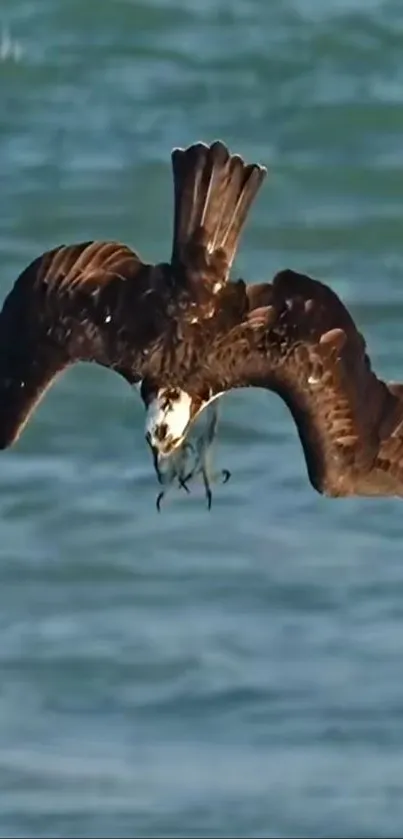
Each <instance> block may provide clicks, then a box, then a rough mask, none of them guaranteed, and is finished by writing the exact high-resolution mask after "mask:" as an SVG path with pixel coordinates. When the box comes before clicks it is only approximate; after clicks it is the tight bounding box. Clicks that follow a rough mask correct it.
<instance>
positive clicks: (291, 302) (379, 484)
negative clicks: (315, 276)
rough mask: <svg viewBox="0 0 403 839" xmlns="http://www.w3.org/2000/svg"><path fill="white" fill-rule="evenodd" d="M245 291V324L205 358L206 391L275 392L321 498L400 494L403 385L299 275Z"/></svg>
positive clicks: (328, 298) (317, 286)
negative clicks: (378, 366) (373, 360)
mask: <svg viewBox="0 0 403 839" xmlns="http://www.w3.org/2000/svg"><path fill="white" fill-rule="evenodd" d="M246 293H247V296H248V299H249V303H250V305H249V314H248V316H247V319H246V321H245V322H244V323H243V324H242V326H238V327H235V328H234V329H233V330H232V331H231V332H229V333H228V334H227V335H225V336H222V335H221V336H218V337H217V341H216V342H215V345H214V346H213V348H212V350H211V353H210V355H209V357H208V361H207V365H206V368H207V369H209V370H212V371H213V374H212V380H211V382H210V386H211V387H212V388H213V389H214V388H216V389H217V390H220V389H229V388H233V387H247V386H257V387H265V388H269V389H270V390H274V391H275V392H277V393H278V394H279V395H280V396H281V397H282V398H283V399H284V401H285V402H286V404H287V405H288V407H289V408H290V410H291V412H292V414H293V417H294V420H295V422H296V425H297V428H298V432H299V435H300V439H301V442H302V446H303V449H304V453H305V458H306V463H307V468H308V474H309V477H310V480H311V482H312V484H313V486H314V487H315V488H316V489H317V490H318V491H319V492H323V493H325V494H328V495H332V496H339V495H353V494H357V495H384V494H385V495H387V494H403V429H401V428H400V426H399V423H403V401H402V391H403V388H402V387H401V386H400V387H398V388H397V389H396V388H394V387H393V386H392V385H389V386H388V385H386V384H385V383H384V382H382V381H381V380H379V379H378V378H377V377H376V376H375V374H374V373H373V372H372V371H371V366H370V361H369V358H368V355H367V354H366V347H365V342H364V339H363V337H362V335H361V334H360V333H359V332H358V331H357V329H356V326H355V324H354V321H353V320H352V318H351V316H350V314H349V313H348V311H347V309H346V308H345V306H344V305H343V304H342V303H341V301H340V300H339V298H338V297H337V295H336V294H335V293H334V292H333V291H331V289H330V288H328V287H327V286H325V285H323V284H322V283H320V282H317V281H315V280H312V279H311V278H309V277H307V276H305V275H302V274H297V273H295V272H293V271H283V272H281V273H280V274H278V275H277V276H276V277H275V279H274V281H273V283H272V284H267V285H260V286H249V287H247V292H246ZM214 377H216V380H215V381H214ZM396 435H397V436H396ZM399 481H400V486H399Z"/></svg>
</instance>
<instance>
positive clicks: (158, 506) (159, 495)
mask: <svg viewBox="0 0 403 839" xmlns="http://www.w3.org/2000/svg"><path fill="white" fill-rule="evenodd" d="M164 495H165V492H160V493H159V494H158V496H157V501H156V507H157V510H158V512H159V513H160V512H161V501H162V499H163V497H164Z"/></svg>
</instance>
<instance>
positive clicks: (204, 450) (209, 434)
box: [194, 402, 231, 510]
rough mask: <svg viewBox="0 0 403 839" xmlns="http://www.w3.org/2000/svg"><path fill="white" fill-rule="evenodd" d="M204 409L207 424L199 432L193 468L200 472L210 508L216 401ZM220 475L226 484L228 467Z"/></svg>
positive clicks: (216, 416) (215, 431)
mask: <svg viewBox="0 0 403 839" xmlns="http://www.w3.org/2000/svg"><path fill="white" fill-rule="evenodd" d="M206 411H207V412H208V413H207V424H206V428H205V431H204V433H203V434H201V436H200V438H199V440H198V446H197V461H196V466H195V469H194V474H197V472H201V475H202V478H203V483H204V489H205V492H206V498H207V507H208V509H209V510H210V509H211V503H212V499H213V494H212V491H211V483H212V481H213V480H214V476H213V475H212V469H211V449H212V445H213V442H214V439H215V437H216V435H217V426H218V405H217V404H216V402H214V403H212V404H211V405H209V406H207V408H206ZM222 477H223V483H224V484H226V483H227V481H228V480H229V479H230V477H231V473H230V472H229V471H228V469H223V470H222Z"/></svg>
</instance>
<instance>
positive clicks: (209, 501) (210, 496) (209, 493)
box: [206, 489, 213, 510]
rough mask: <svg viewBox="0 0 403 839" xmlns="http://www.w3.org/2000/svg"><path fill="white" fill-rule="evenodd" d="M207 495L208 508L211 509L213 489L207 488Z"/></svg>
mask: <svg viewBox="0 0 403 839" xmlns="http://www.w3.org/2000/svg"><path fill="white" fill-rule="evenodd" d="M206 497H207V509H208V510H211V504H212V501H213V493H212V492H211V489H206Z"/></svg>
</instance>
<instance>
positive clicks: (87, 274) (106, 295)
mask: <svg viewBox="0 0 403 839" xmlns="http://www.w3.org/2000/svg"><path fill="white" fill-rule="evenodd" d="M158 279H159V275H158V268H153V267H151V266H148V265H145V264H144V263H142V262H141V260H140V259H139V257H138V256H137V255H136V254H135V253H134V252H133V251H131V250H130V249H129V248H128V247H126V246H125V245H121V244H119V243H116V242H84V243H82V244H78V245H71V246H64V245H62V246H60V247H58V248H55V249H54V250H51V251H48V252H47V253H44V254H43V255H42V256H40V257H39V258H38V259H36V260H35V261H34V262H32V263H31V264H30V265H29V266H28V267H27V268H26V269H25V271H23V273H22V274H21V275H20V276H19V278H18V279H17V281H16V283H15V285H14V287H13V289H12V290H11V292H10V293H9V295H8V297H7V298H6V300H5V302H4V305H3V309H2V311H1V313H0V447H1V448H5V447H6V446H9V445H11V443H13V442H14V441H15V440H16V439H17V438H18V436H19V435H20V433H21V431H22V429H23V427H24V425H25V424H26V422H27V420H28V418H29V416H30V414H31V412H32V410H33V409H34V407H35V405H36V404H37V403H38V402H39V400H40V399H41V397H42V396H43V394H44V393H45V391H46V389H47V388H48V387H49V386H50V384H51V383H52V381H53V379H54V378H55V377H56V376H57V375H58V374H60V373H61V372H62V371H63V370H65V369H66V367H68V366H69V365H71V364H73V363H74V362H76V361H94V362H97V363H98V364H101V365H103V366H105V367H110V368H112V369H114V370H116V371H117V372H118V373H120V374H121V375H122V376H124V377H125V378H126V379H127V380H128V381H129V382H134V381H136V380H138V379H139V378H141V377H142V370H143V367H144V365H145V364H146V363H147V364H148V365H150V357H151V356H152V352H153V350H156V347H157V346H158V341H159V338H160V337H161V335H162V334H163V330H164V311H163V306H162V303H163V300H162V297H161V294H160V293H159V294H156V293H155V290H156V288H157V285H158Z"/></svg>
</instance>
